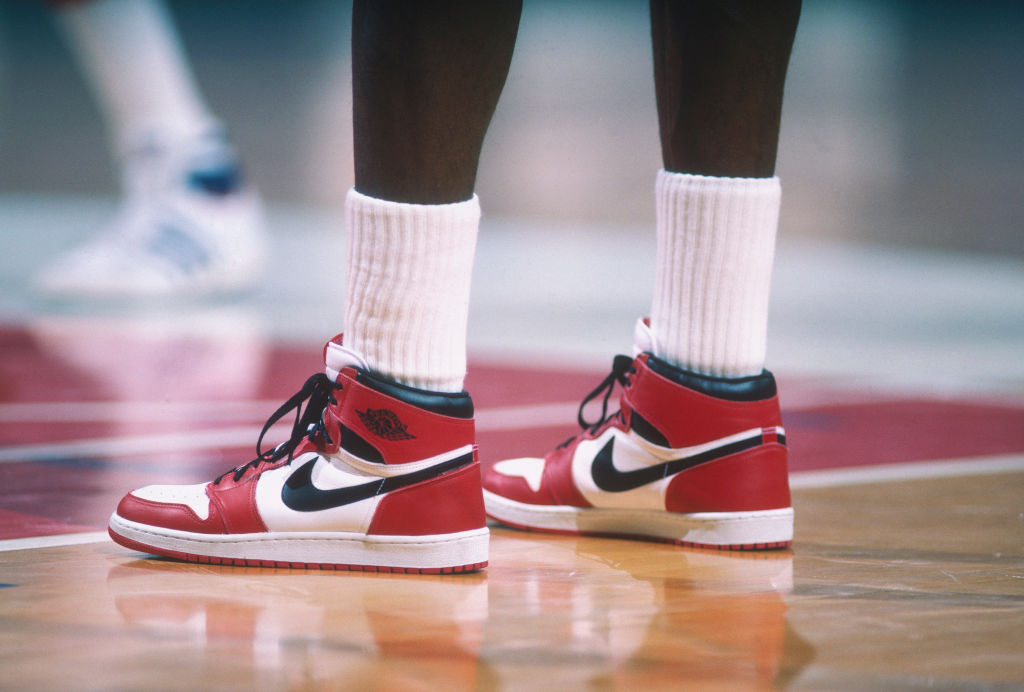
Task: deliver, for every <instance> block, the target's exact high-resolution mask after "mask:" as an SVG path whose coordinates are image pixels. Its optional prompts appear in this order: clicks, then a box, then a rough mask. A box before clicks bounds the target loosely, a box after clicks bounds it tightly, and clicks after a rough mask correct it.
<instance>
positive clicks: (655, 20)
mask: <svg viewBox="0 0 1024 692" xmlns="http://www.w3.org/2000/svg"><path fill="white" fill-rule="evenodd" d="M799 15H800V0H786V1H784V2H763V1H761V2H759V1H758V0H742V1H726V2H712V1H711V0H700V1H691V2H678V1H671V0H651V38H652V46H653V49H654V85H655V94H656V96H657V104H658V124H659V130H660V133H661V150H662V160H663V163H664V166H665V170H667V171H674V172H677V173H695V174H700V175H708V176H728V177H737V178H768V177H771V176H772V175H774V174H775V155H776V151H777V149H778V140H779V121H780V118H781V114H782V92H783V86H784V83H785V79H786V67H787V66H788V64H789V55H790V50H791V49H792V46H793V37H794V35H795V33H796V26H797V20H798V18H799Z"/></svg>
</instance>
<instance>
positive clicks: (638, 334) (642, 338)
mask: <svg viewBox="0 0 1024 692" xmlns="http://www.w3.org/2000/svg"><path fill="white" fill-rule="evenodd" d="M641 353H650V354H651V355H652V356H655V357H657V356H658V352H657V350H656V348H655V341H654V331H653V330H652V329H651V321H650V318H649V317H642V318H640V319H638V320H637V321H636V327H634V328H633V357H634V358H636V357H637V356H639V355H640V354H641Z"/></svg>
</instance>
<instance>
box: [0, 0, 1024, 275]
mask: <svg viewBox="0 0 1024 692" xmlns="http://www.w3.org/2000/svg"><path fill="white" fill-rule="evenodd" d="M170 7H171V10H172V12H173V15H174V17H175V19H176V21H177V23H178V27H179V29H180V32H181V36H182V39H183V41H184V43H185V46H186V48H187V51H188V55H189V57H190V59H191V61H192V64H193V66H194V69H195V73H196V76H197V78H198V81H199V83H200V86H201V88H202V91H203V93H204V95H205V96H206V98H207V100H208V101H209V103H210V105H211V107H212V110H213V111H214V112H215V113H217V114H218V115H219V116H220V117H222V118H223V119H224V121H225V122H226V123H227V124H228V125H229V127H230V131H231V133H232V136H233V139H234V140H235V142H236V143H237V144H238V146H239V148H240V149H241V151H242V153H243V155H244V157H245V160H246V162H247V169H248V171H249V174H250V176H251V177H252V178H253V179H255V180H256V182H257V183H258V185H259V188H260V189H261V191H262V192H263V194H264V195H265V197H266V198H267V200H268V201H269V202H270V203H271V205H285V206H288V205H291V206H297V207H316V208H320V207H323V208H337V207H339V206H340V204H341V202H342V200H343V197H344V194H345V192H346V190H347V189H348V187H349V186H350V185H351V183H352V160H351V151H352V147H351V114H350V110H351V104H350V94H349V83H350V65H349V50H350V45H349V14H350V6H349V3H346V2H337V1H334V0H296V1H293V2H287V3H285V2H275V1H270V0H263V1H249V2H244V3H234V2H208V1H207V2H198V1H188V2H181V1H172V2H171V3H170ZM1022 65H1024V3H1021V2H1010V1H1008V2H997V1H995V0H983V1H979V2H950V1H935V2H919V1H918V2H915V1H912V0H905V1H895V0H886V1H870V0H869V1H858V2H853V1H852V0H846V1H841V0H808V1H807V2H805V4H804V13H803V18H802V22H801V27H800V30H799V31H798V34H797V39H796V47H795V51H794V55H793V60H792V64H791V68H790V77H789V82H788V93H787V100H786V103H785V112H784V117H783V131H782V142H781V147H780V160H779V174H780V176H781V177H782V179H783V183H784V199H785V201H784V204H783V219H782V225H781V235H782V238H783V239H784V240H785V239H786V238H797V239H804V238H806V239H819V238H827V239H840V240H844V241H851V242H854V243H864V244H872V245H886V246H895V247H904V246H914V247H918V248H936V249H952V250H962V251H968V252H970V253H984V254H1001V255H1012V256H1015V257H1018V258H1020V257H1024V233H1022V231H1024V202H1022V198H1024V69H1022ZM651 71H652V68H651V56H650V49H649V27H648V18H647V6H646V3H643V2H637V1H636V0H633V1H627V0H620V1H604V2H587V3H578V2H571V1H568V0H564V1H542V0H526V3H525V7H524V12H523V21H522V27H521V31H520V36H519V42H518V51H517V54H516V56H515V59H514V60H513V63H512V69H511V74H510V77H509V81H508V86H507V89H506V92H505V95H504V98H503V101H502V102H501V105H500V106H499V109H498V113H497V116H496V118H495V121H494V124H493V126H492V129H491V132H490V135H489V139H488V142H487V145H486V147H485V150H484V159H483V162H482V166H481V172H480V179H479V194H480V197H481V199H482V200H483V203H484V205H485V212H486V213H487V214H488V215H489V216H491V217H492V218H502V219H510V220H518V219H522V220H529V221H530V222H531V223H533V222H539V223H542V224H545V225H547V224H555V225H565V226H587V227H591V228H592V227H595V226H606V227H609V228H615V229H624V228H625V229H634V228H635V229H638V230H640V231H643V230H645V229H649V228H650V227H651V224H652V222H653V203H652V193H651V190H652V188H653V179H654V172H655V170H656V169H657V168H658V167H659V164H660V160H659V149H658V144H657V129H656V122H655V111H654V90H653V84H652V78H651ZM107 152H108V150H107V146H106V142H105V140H104V132H103V129H102V126H101V121H100V117H99V113H98V111H97V107H96V105H95V104H94V103H93V101H92V100H91V98H90V96H89V94H88V92H87V91H86V87H85V84H84V82H83V80H82V79H81V77H80V75H79V74H78V73H77V72H76V67H75V65H74V62H73V61H72V60H71V57H70V55H69V54H68V51H67V49H66V47H65V45H64V43H63V42H62V41H61V40H60V38H59V36H58V34H57V32H56V31H55V28H54V26H53V22H52V18H51V16H50V14H49V12H48V11H47V9H46V8H45V6H44V5H43V4H42V3H36V2H24V1H21V0H19V1H17V2H14V1H10V0H5V1H3V2H0V162H2V165H0V195H2V196H3V197H5V198H6V199H7V200H8V201H9V200H10V199H11V195H17V196H18V198H19V199H21V198H22V197H24V196H26V195H28V196H31V195H36V194H45V195H54V194H59V195H66V196H85V197H89V198H95V197H97V196H100V197H103V196H109V197H111V198H113V197H114V196H115V194H116V190H117V188H116V184H117V183H116V180H115V172H114V171H115V169H114V167H113V166H112V164H111V162H110V160H109V156H108V153H107Z"/></svg>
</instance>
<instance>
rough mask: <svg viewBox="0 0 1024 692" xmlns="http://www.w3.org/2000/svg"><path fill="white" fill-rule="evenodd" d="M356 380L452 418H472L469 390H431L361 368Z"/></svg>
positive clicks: (385, 393) (408, 402)
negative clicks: (411, 385)
mask: <svg viewBox="0 0 1024 692" xmlns="http://www.w3.org/2000/svg"><path fill="white" fill-rule="evenodd" d="M356 381H357V382H359V383H360V384H363V385H366V386H367V387H369V388H370V389H374V390H376V391H378V392H380V393H381V394H384V395H386V396H389V397H391V398H393V399H398V400H399V401H402V402H404V403H406V404H409V405H411V406H415V407H417V408H421V409H424V410H426V411H430V412H431V413H437V414H439V415H442V416H450V417H451V418H472V417H473V399H471V398H470V396H469V392H466V391H462V392H431V391H429V390H426V389H417V388H416V387H410V386H409V385H405V384H401V383H400V382H395V381H393V380H389V379H386V378H384V377H381V376H380V375H375V374H373V373H369V372H366V371H365V370H360V371H359V372H358V374H357V375H356Z"/></svg>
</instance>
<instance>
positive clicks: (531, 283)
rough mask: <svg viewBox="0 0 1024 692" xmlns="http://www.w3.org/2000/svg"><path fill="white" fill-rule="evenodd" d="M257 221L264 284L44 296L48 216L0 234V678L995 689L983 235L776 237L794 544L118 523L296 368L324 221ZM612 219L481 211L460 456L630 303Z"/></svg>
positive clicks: (118, 686)
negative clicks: (587, 235)
mask: <svg viewBox="0 0 1024 692" xmlns="http://www.w3.org/2000/svg"><path fill="white" fill-rule="evenodd" d="M76 205H78V206H76ZM86 206H88V205H86ZM80 207H81V202H73V203H67V204H65V206H64V207H61V204H60V203H48V204H45V205H41V204H35V203H33V202H31V201H30V202H28V203H26V202H23V201H19V200H14V199H10V198H6V199H2V200H0V217H2V218H5V219H7V220H8V221H10V220H11V219H22V221H21V222H19V223H22V224H23V227H28V226H30V225H31V224H27V225H26V224H25V222H24V219H26V218H31V219H32V220H33V223H35V224H37V225H38V226H39V227H41V226H43V225H46V226H47V227H59V226H60V225H61V224H60V223H58V222H59V221H62V220H66V219H56V218H53V215H55V214H56V215H60V214H62V213H67V214H71V213H72V212H74V211H75V210H77V209H79V208H80ZM61 209H63V211H61ZM90 209H91V207H89V208H88V209H86V210H85V211H86V212H89V210H90ZM89 213H91V212H89ZM19 215H20V216H19ZM86 215H87V214H86ZM273 221H274V223H273V227H274V228H275V229H279V230H281V229H289V232H288V233H285V232H283V230H281V232H279V233H277V234H276V235H275V242H276V243H278V252H276V253H275V258H276V259H275V267H274V270H273V271H272V272H271V273H269V274H268V276H267V278H266V280H265V281H264V283H263V285H261V286H260V287H259V288H258V289H257V290H256V291H254V292H253V294H251V295H247V296H243V297H240V298H233V299H229V300H223V301H219V302H211V303H204V304H185V305H182V304H178V305H162V306H152V305H150V306H145V305H142V306H140V305H136V306H131V307H125V306H99V307H97V306H85V307H83V306H75V305H56V304H48V303H43V302H40V301H38V300H36V299H34V298H32V297H31V296H30V295H29V294H28V293H27V291H26V290H25V289H24V282H25V279H26V278H27V276H28V274H29V272H30V271H31V269H32V268H33V267H34V266H37V265H38V263H39V262H40V261H42V258H44V257H45V247H46V246H47V245H48V244H49V241H46V242H45V243H42V244H41V241H39V240H38V239H33V238H32V235H33V234H32V233H18V234H13V235H12V240H11V242H10V243H9V244H8V246H7V247H6V248H5V257H3V258H0V262H2V263H3V270H4V271H3V277H2V279H0V282H2V285H3V289H4V293H3V297H2V298H0V309H2V315H0V316H2V323H0V354H2V360H0V689H4V690H8V689H9V690H35V689H60V690H63V689H83V690H135V689H295V690H301V689H473V688H478V689H701V690H704V689H723V690H733V689H771V688H785V689H812V690H834V689H838V690H846V689H852V690H861V689H864V690H867V689H871V690H875V689H914V690H916V689H923V688H927V689H1020V688H1022V687H1024V366H1022V364H1021V361H1022V360H1024V359H1022V358H1021V355H1022V354H1024V328H1022V326H1024V325H1022V313H1024V310H1021V307H1022V296H1024V278H1022V273H1021V272H1019V265H1014V264H1012V263H1010V264H1007V263H1005V262H1002V261H995V260H979V259H974V260H972V259H967V258H957V257H949V256H938V255H927V254H923V253H913V252H907V251H900V252H887V251H881V250H878V251H875V250H865V249H857V248H850V247H841V246H803V245H793V244H787V243H785V242H784V243H783V244H782V245H781V247H780V251H779V256H778V262H777V270H776V283H775V289H774V291H775V292H774V294H773V308H772V310H773V323H772V325H773V326H772V335H771V347H770V355H769V358H770V363H769V366H770V367H772V368H773V369H774V370H775V371H776V373H777V375H778V377H779V380H780V384H781V393H782V400H783V417H784V423H785V425H786V428H787V433H788V434H787V436H788V438H789V439H790V441H791V452H792V459H791V471H792V484H793V487H794V504H795V508H796V539H795V542H794V545H793V548H792V550H785V551H772V552H763V553H742V554H741V553H735V554H733V553H723V552H716V551H703V550H692V549H685V548H679V547H674V546H669V545H662V544H654V543H640V542H631V541H625V540H614V539H598V538H572V537H561V536H548V535H539V534H529V533H523V532H518V531H514V530H509V529H505V528H501V527H499V526H494V527H492V539H491V560H490V565H489V567H488V568H487V569H486V570H484V571H481V572H478V573H474V574H468V575H438V576H406V575H393V574H375V573H367V572H363V573H360V572H316V571H288V570H278V569H264V568H253V567H216V566H209V565H193V564H181V563H176V562H171V561H166V560H160V559H153V558H149V557H146V556H143V555H141V554H138V553H133V552H131V551H129V550H126V549H123V548H121V547H119V546H116V545H114V544H113V543H111V542H110V541H109V540H108V539H107V538H106V537H105V532H104V527H105V522H106V518H107V516H108V515H109V513H110V512H111V510H112V509H113V508H114V506H115V504H116V502H117V500H118V498H119V497H120V496H121V495H122V494H123V493H124V492H126V491H127V490H129V489H131V488H133V487H137V486H139V485H143V484H147V483H152V482H182V483H185V482H198V481H201V480H206V479H209V478H212V477H213V476H214V475H216V474H219V473H220V472H222V471H224V470H226V469H227V468H229V467H231V466H234V465H237V464H239V463H243V462H244V461H247V460H248V459H249V458H250V455H251V451H252V445H253V444H254V442H255V435H256V432H257V431H258V429H259V427H260V426H261V425H262V423H263V420H264V419H265V418H266V416H267V415H268V414H269V413H270V412H272V411H273V409H274V408H276V406H277V405H278V404H279V403H280V402H281V401H283V399H284V398H285V397H286V396H288V395H290V394H291V393H292V392H293V391H294V390H295V389H297V388H298V385H299V384H301V382H302V381H303V380H304V378H305V377H306V376H307V375H308V374H310V373H312V372H314V371H315V370H317V369H319V363H318V358H319V348H320V342H321V341H322V340H323V339H325V338H328V337H330V336H332V335H333V331H335V330H336V329H337V328H338V326H339V325H340V319H339V313H340V304H339V299H340V295H338V294H334V295H330V294H327V295H324V294H323V293H325V292H319V291H315V290H313V286H312V285H311V283H312V281H313V279H314V277H318V276H324V277H326V276H331V275H332V274H331V272H335V273H336V272H337V269H336V267H337V263H338V258H340V257H343V254H342V253H343V247H342V246H341V245H340V243H341V242H342V240H341V238H340V237H339V235H340V234H337V233H334V232H333V228H334V227H335V226H336V225H337V221H336V219H333V218H331V219H323V218H320V217H315V216H313V217H311V216H308V215H303V214H302V213H300V212H296V211H291V212H277V216H275V218H274V219H273ZM297 226H304V228H302V229H301V232H293V230H294V228H295V227H297ZM638 237H640V236H637V235H636V234H626V233H604V234H602V233H597V234H595V235H594V236H593V237H592V238H591V244H590V245H589V246H586V247H585V248H584V249H581V248H583V247H584V246H582V245H580V238H581V234H579V233H576V232H569V233H567V234H563V235H559V236H555V235H553V234H551V233H549V232H547V230H546V229H532V230H531V229H526V230H522V229H514V228H512V227H510V226H504V225H502V224H501V223H499V222H491V221H487V222H485V228H484V233H483V235H482V236H481V245H480V249H479V261H478V269H481V268H483V269H482V270H481V271H480V273H479V275H478V277H477V279H478V281H477V283H476V285H475V288H474V291H475V293H474V302H473V307H472V317H471V358H470V360H471V374H470V378H469V380H468V383H467V385H468V387H469V388H470V390H471V391H472V392H473V394H474V398H475V400H476V403H477V407H478V419H477V420H478V429H479V431H480V432H479V444H480V448H481V456H482V458H483V460H484V461H485V463H486V462H487V461H493V460H495V459H498V458H501V457H503V456H507V455H511V454H516V455H518V454H523V453H531V452H537V453H540V452H543V451H544V450H546V449H547V448H548V447H549V446H551V445H552V444H554V443H557V442H559V441H561V440H563V439H565V438H566V437H567V436H569V435H570V434H572V433H573V432H574V430H573V427H574V424H573V423H572V421H574V420H575V409H576V406H577V403H578V401H579V400H580V399H581V397H582V396H583V395H584V394H585V393H586V392H588V391H589V390H590V389H591V388H592V387H593V386H594V385H595V384H596V383H597V382H598V381H599V380H600V379H601V378H602V377H603V376H604V374H605V373H606V370H605V368H606V366H607V365H609V364H610V359H611V356H612V355H613V354H614V353H615V352H616V351H620V350H623V349H628V347H629V343H628V337H629V334H630V330H631V327H632V320H633V319H634V318H635V317H636V315H637V314H638V313H637V311H642V310H644V309H645V308H646V306H647V304H648V301H649V278H648V277H647V276H646V273H645V269H644V268H645V267H646V266H647V263H648V262H649V261H650V258H651V253H652V251H653V250H652V248H651V247H650V246H649V243H648V241H650V239H649V238H646V237H644V238H643V240H642V241H638V240H637V238H638ZM5 242H7V241H6V239H5ZM650 242H651V243H652V242H653V241H650ZM311 247H314V248H317V249H316V250H311V249H310V248H311ZM939 278H941V280H938V279H939ZM332 283H333V284H334V285H335V286H336V285H338V284H339V283H341V282H339V281H337V280H334V281H333V282H332Z"/></svg>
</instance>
